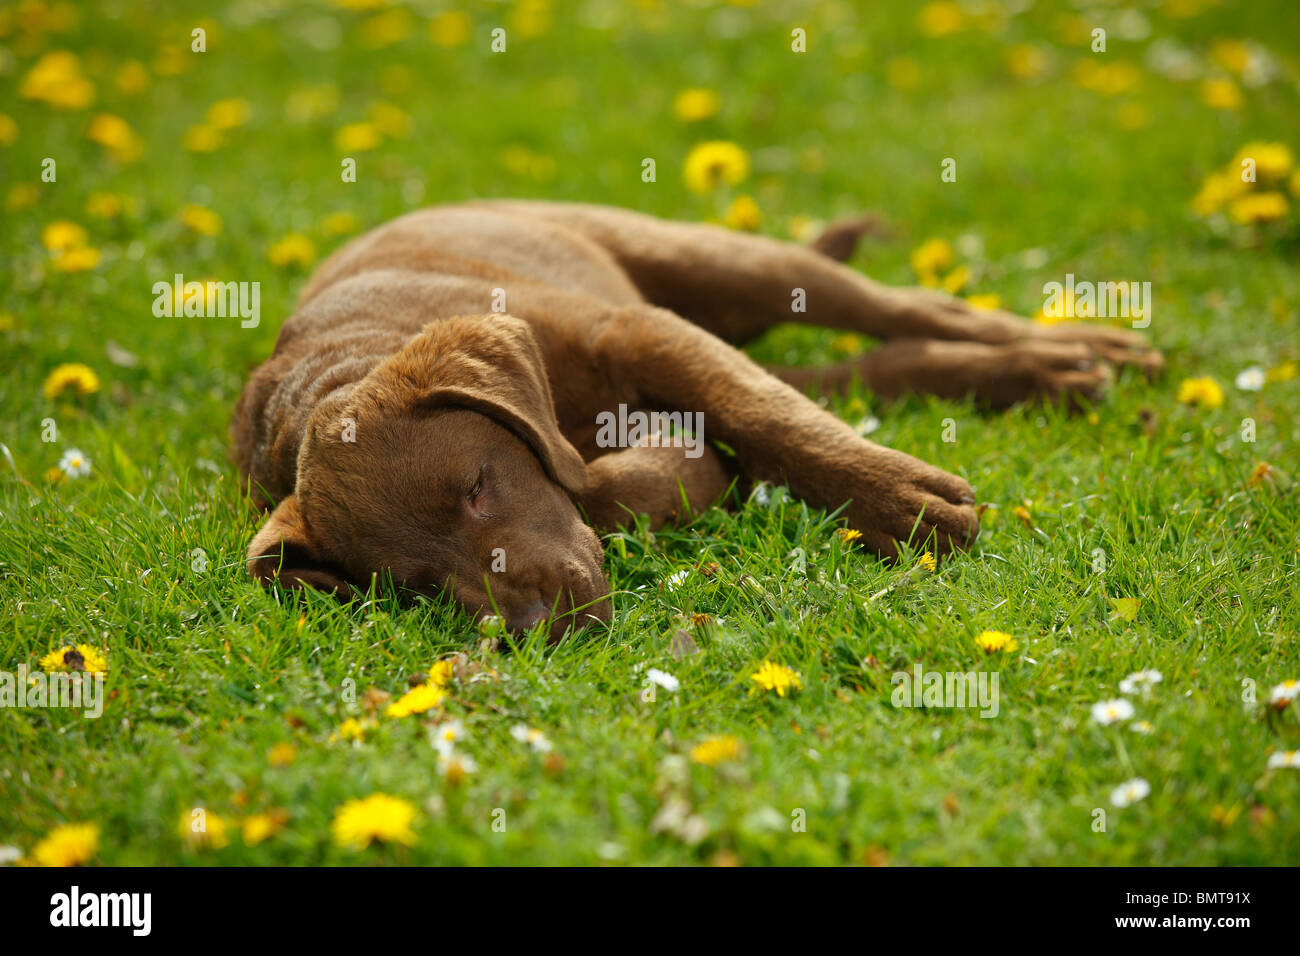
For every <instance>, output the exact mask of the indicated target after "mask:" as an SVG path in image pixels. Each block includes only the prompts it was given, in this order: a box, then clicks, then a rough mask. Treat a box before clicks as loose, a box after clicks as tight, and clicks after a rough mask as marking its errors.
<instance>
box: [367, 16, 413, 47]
mask: <svg viewBox="0 0 1300 956" xmlns="http://www.w3.org/2000/svg"><path fill="white" fill-rule="evenodd" d="M414 27H415V18H414V17H413V16H411V13H410V11H409V10H406V9H404V8H402V7H393V8H392V9H391V10H384V11H383V12H382V13H376V14H375V15H374V16H372V17H370V18H369V19H367V20H364V21H363V22H362V23H361V27H360V29H359V30H358V34H359V36H360V40H361V45H362V46H363V47H366V48H368V49H371V50H378V49H381V48H383V47H386V46H392V45H393V44H394V43H401V42H402V41H403V40H405V39H406V38H407V37H408V36H410V34H411V30H412V29H414Z"/></svg>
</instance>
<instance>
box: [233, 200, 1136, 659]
mask: <svg viewBox="0 0 1300 956" xmlns="http://www.w3.org/2000/svg"><path fill="white" fill-rule="evenodd" d="M867 225H868V221H867V220H863V221H862V222H861V224H857V225H855V224H848V225H845V226H842V227H840V228H838V229H834V230H832V231H831V232H830V233H828V237H827V241H826V242H825V243H823V244H821V246H820V251H819V250H818V248H814V249H805V248H802V247H799V246H793V245H789V244H786V243H781V242H777V241H775V240H771V239H764V238H759V237H753V236H746V235H740V234H736V233H733V232H729V231H726V230H723V229H718V228H714V227H710V226H699V225H684V224H677V223H668V222H663V221H661V220H657V219H654V218H651V217H649V216H644V215H640V214H637V213H631V212H625V211H622V210H616V209H607V208H601V207H595V206H577V205H563V204H552V203H534V202H514V201H501V202H480V203H470V204H467V205H463V206H454V207H446V208H437V209H429V210H424V211H421V212H416V213H412V214H410V215H407V216H403V217H402V218H400V219H397V220H395V221H393V222H391V223H388V224H387V225H385V226H382V227H380V228H378V229H376V230H374V231H373V232H370V233H368V234H367V235H365V236H362V237H360V238H358V239H356V240H354V241H353V242H351V243H349V244H348V245H347V246H345V247H344V248H343V249H341V250H339V251H338V252H336V253H335V254H334V255H332V256H331V257H330V258H329V259H327V260H326V261H325V262H324V263H323V264H322V265H321V267H320V269H319V270H318V271H317V273H316V275H315V276H314V277H313V278H312V280H311V281H310V282H309V283H308V285H307V287H306V289H305V290H304V292H303V294H302V299H301V301H300V303H299V307H298V310H297V312H295V314H294V315H293V316H292V317H291V318H290V319H289V320H288V321H287V322H286V323H285V325H284V327H283V329H282V330H281V332H280V337H279V340H278V342H277V343H276V348H275V353H274V354H273V355H272V356H271V358H270V359H269V360H268V361H267V362H266V363H265V364H263V365H262V366H261V367H260V368H258V369H257V371H256V372H255V373H254V374H253V377H252V380H251V381H250V382H249V384H248V386H247V388H246V389H245V391H244V394H243V396H242V397H241V399H240V402H239V406H238V409H237V410H236V415H235V420H234V423H233V425H232V434H233V438H234V443H235V452H236V457H237V460H238V463H239V466H240V468H241V470H242V472H243V474H244V475H245V477H246V479H247V480H248V481H249V482H250V484H251V487H252V488H253V490H254V491H255V493H257V494H259V495H260V496H261V501H262V503H264V504H275V505H276V507H275V509H274V510H273V511H272V512H271V514H270V516H269V517H268V518H267V520H266V523H265V524H264V525H263V527H262V528H261V530H260V531H259V532H258V533H257V535H256V536H255V537H254V539H253V541H252V544H251V545H250V547H249V552H248V568H249V571H250V572H251V573H252V574H253V576H254V577H255V578H257V579H258V580H260V581H262V582H263V583H267V584H269V583H270V582H272V581H274V580H279V581H281V582H282V583H284V584H287V585H303V584H306V585H311V586H313V587H316V588H320V589H324V590H331V591H335V592H338V593H342V594H347V593H351V592H352V591H353V590H354V589H356V588H364V587H366V585H367V584H368V582H369V581H370V580H371V578H372V576H373V575H375V574H382V573H391V576H392V579H393V580H394V582H396V583H397V584H398V585H400V586H402V587H405V588H408V589H412V590H415V591H420V592H425V593H429V594H439V593H446V592H450V593H451V594H452V595H453V596H454V598H455V599H456V600H457V601H459V602H460V603H461V604H463V605H464V606H465V607H466V608H468V609H469V610H470V611H472V612H474V613H476V614H479V615H485V614H491V613H500V614H501V615H502V616H504V617H505V619H506V621H507V623H508V624H509V626H510V627H511V628H513V629H524V628H528V627H531V626H532V625H534V624H536V623H538V622H540V621H542V620H544V619H547V618H548V617H549V618H551V620H552V624H551V633H552V635H553V636H555V637H558V636H560V635H561V634H563V633H564V630H565V629H566V628H567V627H570V626H575V625H580V624H581V623H583V622H584V621H585V620H588V619H592V618H594V619H607V618H608V617H609V613H610V611H609V603H608V599H607V594H608V590H609V588H608V585H607V583H606V581H605V578H604V575H603V574H602V572H601V568H600V564H601V556H602V555H601V548H600V544H599V541H598V539H597V537H596V535H595V533H594V532H593V530H592V528H591V527H590V526H588V524H587V523H586V522H584V520H583V515H582V512H585V514H586V517H587V520H588V521H590V522H591V523H592V524H593V525H595V526H596V527H597V528H601V529H607V528H611V527H613V526H615V525H617V524H619V523H621V522H622V521H623V520H624V519H626V518H627V517H628V516H629V515H630V514H638V513H646V514H648V515H649V516H650V520H651V524H652V526H658V525H660V524H663V523H664V522H665V521H669V520H671V519H673V518H675V517H678V516H679V515H680V513H681V512H682V510H683V509H684V508H686V509H689V510H692V511H693V510H699V509H702V508H705V507H707V506H709V505H710V504H711V503H712V502H713V501H715V500H716V499H717V498H718V497H719V496H720V495H721V494H723V493H724V492H725V490H726V488H727V487H728V485H729V484H730V482H731V480H732V477H733V472H735V473H738V474H739V475H740V476H742V477H744V478H746V479H750V480H767V481H773V482H777V483H781V484H786V485H789V487H790V489H791V491H792V492H793V493H794V494H795V495H797V496H799V497H801V498H803V499H805V500H807V501H808V502H809V503H811V504H813V505H815V506H818V507H825V508H838V507H839V506H841V505H844V504H845V503H847V508H846V510H845V515H846V517H847V518H848V521H849V524H850V525H851V526H852V527H854V528H857V529H858V530H860V531H861V532H862V534H863V541H864V542H865V543H866V544H867V545H868V546H869V547H870V548H871V549H872V550H874V551H875V552H877V553H878V554H882V555H886V556H889V555H893V554H895V553H896V552H897V549H898V545H899V543H900V542H907V541H910V542H912V543H913V544H914V545H916V546H922V545H924V546H927V547H930V548H932V549H934V550H935V551H936V552H937V553H940V554H942V553H945V552H947V551H950V550H951V549H953V548H957V547H962V546H965V545H966V544H968V543H969V542H970V541H971V540H972V539H973V538H974V537H975V535H976V533H977V531H978V523H977V522H976V518H975V513H974V510H973V508H972V504H973V501H974V498H973V496H972V494H971V489H970V486H969V485H968V484H967V483H966V482H965V481H964V480H962V479H961V478H958V477H956V476H954V475H950V474H948V473H947V472H944V471H941V470H939V469H937V468H934V467H931V466H930V465H927V464H925V463H924V462H922V461H919V460H917V459H915V458H912V457H910V456H908V455H905V454H903V453H901V452H897V451H892V450H890V449H887V448H883V447H881V446H879V445H875V444H872V443H871V442H869V441H866V440H865V439H863V438H861V437H860V436H859V435H857V434H856V433H855V432H854V431H853V429H852V428H850V427H849V426H848V425H846V424H844V423H843V422H841V421H839V420H838V419H836V418H835V417H834V416H833V415H830V414H829V413H827V412H826V411H824V410H822V409H821V408H819V407H818V406H817V405H816V404H815V403H814V402H812V401H811V400H809V399H808V398H806V397H805V396H804V395H803V394H801V393H800V392H799V391H797V390H796V389H795V388H794V387H792V385H797V386H800V387H805V386H808V385H811V384H818V385H821V386H823V387H835V386H838V385H841V384H843V383H845V382H847V381H848V380H849V379H851V378H852V377H854V376H857V377H860V378H861V379H863V380H864V381H865V382H866V384H867V385H869V386H870V387H871V388H872V389H873V390H874V391H875V392H876V393H878V394H880V395H882V396H886V397H891V396H894V395H898V394H901V393H904V392H907V391H914V392H931V393H934V394H938V395H942V396H948V397H961V396H965V395H973V396H975V397H976V398H977V399H978V400H981V401H983V402H985V403H987V404H990V405H993V406H997V407H1003V406H1006V405H1009V404H1012V403H1014V402H1017V401H1021V400H1024V399H1028V398H1031V397H1034V396H1038V395H1043V396H1052V397H1056V396H1061V395H1065V394H1069V393H1086V394H1092V393H1093V392H1095V391H1096V390H1097V389H1098V388H1099V387H1101V385H1102V384H1103V383H1104V382H1105V380H1106V376H1107V367H1106V362H1107V361H1109V362H1117V363H1131V364H1138V365H1142V366H1143V367H1145V368H1147V369H1148V370H1150V371H1154V370H1156V369H1158V368H1159V367H1160V357H1159V354H1158V353H1155V352H1151V351H1147V350H1145V349H1144V348H1143V346H1142V343H1141V340H1140V339H1139V338H1138V337H1137V336H1135V335H1133V334H1132V333H1129V332H1126V331H1122V330H1115V329H1110V328H1104V327H1093V326H1079V325H1056V326H1051V327H1043V326H1036V325H1034V324H1032V323H1028V322H1026V321H1024V320H1022V319H1018V318H1016V317H1014V316H1012V315H1009V314H1006V313H1001V312H978V311H974V310H972V309H970V308H968V307H967V306H965V304H964V303H962V302H960V301H957V300H952V299H948V298H945V297H942V296H938V295H935V294H932V293H927V292H921V291H915V290H895V289H889V288H886V287H883V286H880V285H878V284H876V283H873V282H872V281H871V280H869V279H867V278H865V277H864V276H862V275H861V274H859V273H857V272H855V271H853V270H852V269H849V268H847V267H845V266H843V265H841V264H840V263H839V262H837V261H834V259H833V258H832V256H833V257H835V258H844V257H846V256H847V255H848V254H849V253H850V252H851V250H852V245H853V240H854V238H855V237H856V234H857V232H860V231H863V230H864V229H865V228H866V227H867ZM796 300H798V301H802V302H804V303H805V304H806V309H805V311H793V310H792V302H794V301H796ZM789 321H801V322H806V323H809V324H816V325H822V326H829V327H835V328H843V329H851V330H855V331H861V332H865V333H868V334H870V335H873V336H876V337H878V338H881V339H885V340H888V341H886V343H885V344H884V345H883V346H882V347H881V348H879V349H877V350H875V351H874V352H872V353H870V354H868V355H866V356H864V357H863V358H861V359H859V360H856V361H854V362H848V363H841V364H840V365H837V366H832V367H830V368H826V369H789V370H777V371H776V374H772V373H769V372H768V371H765V370H764V369H762V368H761V367H759V366H758V365H756V364H754V363H753V362H752V361H750V360H749V359H748V358H747V357H746V356H745V355H744V354H743V353H741V352H740V351H738V350H737V349H736V348H734V347H733V346H732V345H730V344H728V343H741V342H744V341H746V340H748V339H752V338H754V337H756V336H758V335H759V334H761V333H762V332H763V331H765V330H766V329H767V328H769V327H771V326H773V325H775V324H777V323H780V322H789ZM783 379H784V380H783ZM620 406H624V407H625V408H626V409H631V410H651V411H667V412H682V413H687V414H690V413H699V414H701V415H702V416H703V417H702V419H701V420H702V422H703V424H704V436H701V437H705V438H708V439H716V440H718V441H721V442H723V443H725V444H726V445H727V446H728V447H729V448H731V449H732V450H733V451H734V452H735V457H734V458H733V459H729V460H727V461H726V462H725V463H724V461H723V459H722V457H721V456H719V455H718V454H717V453H716V452H714V451H713V450H712V448H710V447H707V446H706V447H703V448H700V449H697V451H698V452H700V453H699V454H698V456H697V457H692V456H691V455H690V454H688V453H687V449H685V448H683V447H673V446H671V445H664V446H660V445H659V444H657V443H655V442H654V441H653V440H652V441H650V442H649V443H647V442H645V441H643V442H641V443H640V444H636V445H634V446H633V447H626V448H609V447H602V443H601V441H600V440H599V429H598V416H599V415H601V413H612V412H613V411H614V410H616V409H618V408H619V407H620ZM580 509H581V511H580Z"/></svg>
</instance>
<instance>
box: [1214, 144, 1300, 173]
mask: <svg viewBox="0 0 1300 956" xmlns="http://www.w3.org/2000/svg"><path fill="white" fill-rule="evenodd" d="M1247 161H1251V162H1253V163H1254V165H1255V175H1256V176H1257V177H1258V178H1259V179H1264V180H1277V179H1281V178H1282V177H1283V176H1285V175H1286V174H1287V173H1289V172H1290V171H1291V167H1292V166H1294V165H1295V154H1294V153H1292V152H1291V147H1289V146H1287V145H1286V143H1247V144H1246V145H1245V146H1243V147H1241V149H1239V150H1237V155H1236V156H1234V157H1232V162H1231V163H1229V164H1228V169H1229V170H1230V171H1232V172H1234V173H1239V172H1240V171H1241V170H1242V168H1243V164H1244V163H1246V162H1247Z"/></svg>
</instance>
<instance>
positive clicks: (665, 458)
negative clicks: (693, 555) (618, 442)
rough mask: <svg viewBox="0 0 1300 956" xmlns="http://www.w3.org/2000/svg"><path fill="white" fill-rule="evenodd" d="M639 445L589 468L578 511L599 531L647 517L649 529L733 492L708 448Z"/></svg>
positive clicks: (598, 460) (715, 455)
mask: <svg viewBox="0 0 1300 956" xmlns="http://www.w3.org/2000/svg"><path fill="white" fill-rule="evenodd" d="M689 451H690V450H689V449H685V448H681V447H676V446H671V445H662V446H660V445H635V446H633V447H631V448H624V449H621V450H619V451H611V452H609V453H608V454H605V455H601V456H600V457H599V458H596V459H594V460H592V461H589V462H587V487H586V489H585V490H584V491H583V493H582V494H581V495H580V496H579V498H578V505H579V507H581V508H582V510H583V511H584V512H585V513H586V515H587V520H588V521H589V522H590V523H591V525H592V527H594V528H596V529H597V530H599V531H612V530H613V529H615V528H617V527H619V526H621V525H626V524H629V523H630V522H631V521H632V519H633V518H634V517H635V516H636V515H642V514H643V515H647V516H648V517H649V519H650V529H651V530H652V531H653V530H656V529H658V528H660V527H662V526H663V525H665V524H668V523H670V522H676V521H678V520H680V519H682V518H684V517H689V516H691V515H693V514H698V513H699V512H701V511H703V510H705V509H706V508H708V507H709V506H710V505H712V504H713V503H714V502H715V501H717V500H718V499H719V498H721V497H722V495H723V494H724V493H725V492H726V490H727V488H729V487H730V486H731V476H730V475H729V474H728V473H727V469H726V467H725V466H724V465H723V463H722V458H721V456H720V455H719V454H718V453H717V452H716V451H714V450H713V449H712V448H711V447H709V446H707V445H702V446H701V447H699V448H698V449H696V451H698V454H696V455H692V454H689V453H688V452H689Z"/></svg>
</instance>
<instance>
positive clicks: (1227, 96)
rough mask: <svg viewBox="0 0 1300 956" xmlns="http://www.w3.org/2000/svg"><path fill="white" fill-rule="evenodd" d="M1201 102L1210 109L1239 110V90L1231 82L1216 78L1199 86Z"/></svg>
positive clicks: (1240, 101)
mask: <svg viewBox="0 0 1300 956" xmlns="http://www.w3.org/2000/svg"><path fill="white" fill-rule="evenodd" d="M1201 101H1202V102H1203V103H1204V104H1205V105H1206V106H1208V107H1210V108H1211V109H1216V110H1239V109H1241V103H1242V97H1241V90H1240V89H1239V88H1238V86H1237V84H1236V83H1234V82H1232V80H1229V79H1224V78H1222V77H1218V78H1215V79H1209V80H1206V81H1205V82H1204V83H1202V84H1201Z"/></svg>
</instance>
